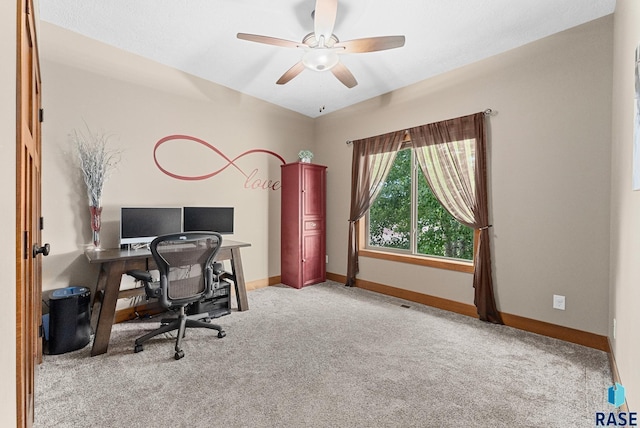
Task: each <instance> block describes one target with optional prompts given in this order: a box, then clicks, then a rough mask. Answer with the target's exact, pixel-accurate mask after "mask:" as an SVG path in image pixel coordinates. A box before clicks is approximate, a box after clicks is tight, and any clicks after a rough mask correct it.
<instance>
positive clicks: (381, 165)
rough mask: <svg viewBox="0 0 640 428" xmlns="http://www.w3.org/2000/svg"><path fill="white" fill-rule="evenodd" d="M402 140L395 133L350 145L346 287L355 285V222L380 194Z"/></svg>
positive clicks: (403, 134) (357, 141)
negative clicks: (351, 153) (350, 164)
mask: <svg viewBox="0 0 640 428" xmlns="http://www.w3.org/2000/svg"><path fill="white" fill-rule="evenodd" d="M404 137H405V132H404V131H397V132H391V133H389V134H384V135H378V136H376V137H371V138H365V139H362V140H356V141H354V142H353V160H352V168H351V210H350V214H349V248H348V250H347V282H346V285H348V286H350V287H351V286H354V285H355V281H356V274H357V273H358V271H359V268H358V248H359V247H358V233H357V230H356V221H358V220H359V219H361V218H362V217H363V216H364V215H365V214H366V213H367V211H368V210H369V207H371V204H373V201H375V199H376V196H378V193H380V190H381V184H382V183H384V181H385V179H386V178H387V175H388V174H389V170H390V169H391V166H392V165H393V162H394V160H395V159H396V154H397V153H398V150H400V146H401V145H402V140H403V139H404Z"/></svg>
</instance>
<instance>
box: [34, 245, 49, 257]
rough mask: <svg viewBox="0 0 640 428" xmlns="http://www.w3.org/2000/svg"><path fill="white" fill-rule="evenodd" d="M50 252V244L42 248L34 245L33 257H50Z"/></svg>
mask: <svg viewBox="0 0 640 428" xmlns="http://www.w3.org/2000/svg"><path fill="white" fill-rule="evenodd" d="M50 250H51V246H50V245H49V244H44V245H43V246H42V247H40V246H38V244H33V257H35V256H37V255H38V254H42V255H43V256H48V255H49V251H50Z"/></svg>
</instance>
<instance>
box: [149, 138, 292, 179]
mask: <svg viewBox="0 0 640 428" xmlns="http://www.w3.org/2000/svg"><path fill="white" fill-rule="evenodd" d="M177 140H188V141H193V142H195V143H198V144H200V145H202V146H204V147H206V148H208V149H210V150H212V151H213V152H215V153H216V154H217V155H218V156H219V157H220V158H222V159H223V160H224V161H225V162H226V163H225V164H224V165H223V166H222V167H220V168H218V169H216V170H214V171H211V172H208V173H206V174H199V175H185V174H177V173H174V172H171V171H169V169H167V168H165V167H163V166H162V165H160V161H159V160H158V155H157V154H158V149H159V148H160V146H162V145H163V144H165V143H168V142H171V141H173V142H174V143H179V141H177ZM254 153H265V154H267V155H269V156H273V157H275V158H277V159H278V160H279V161H280V162H281V163H282V164H285V163H286V162H285V160H284V159H283V158H282V156H280V155H279V154H277V153H275V152H272V151H271V150H266V149H252V150H247V151H246V152H243V153H240V154H239V155H238V156H236V157H234V158H233V159H231V158H229V157H228V156H227V155H225V154H224V153H222V152H221V151H220V150H219V149H218V148H217V147H215V146H213V145H211V144H209V143H207V142H206V141H204V140H201V139H199V138H196V137H191V136H189V135H169V136H167V137H164V138H162V139H161V140H159V141H158V142H157V143H156V145H155V147H154V148H153V161H154V162H155V164H156V166H157V167H158V169H159V170H160V171H162V172H163V173H164V174H166V175H168V176H169V177H172V178H175V179H177V180H186V181H196V180H206V179H208V178H211V177H213V176H216V175H218V174H220V173H221V172H222V171H224V170H225V169H227V168H229V167H233V168H234V169H235V170H237V171H238V172H240V174H242V175H243V176H244V188H245V189H252V190H256V189H263V190H278V189H280V181H277V180H269V179H265V178H261V177H260V170H259V169H258V168H254V169H253V170H252V171H250V172H248V173H247V172H246V171H244V170H243V169H242V168H241V167H240V166H239V165H238V164H237V163H236V161H238V160H239V159H240V158H242V157H245V156H247V155H250V154H254Z"/></svg>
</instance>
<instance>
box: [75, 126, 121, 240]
mask: <svg viewBox="0 0 640 428" xmlns="http://www.w3.org/2000/svg"><path fill="white" fill-rule="evenodd" d="M109 138H110V136H109V135H107V134H105V133H103V132H92V131H91V130H90V129H89V127H88V126H87V129H86V132H82V131H78V130H74V131H73V136H72V139H73V143H74V144H75V148H76V152H77V155H78V161H79V165H80V171H81V172H82V178H83V179H84V183H85V185H86V187H87V197H88V198H89V213H90V214H91V233H92V241H93V246H94V247H95V249H96V250H99V249H100V248H101V247H100V227H101V223H102V189H103V188H104V183H105V182H106V181H107V179H108V178H109V176H110V175H111V172H112V171H113V169H114V168H115V167H116V166H117V164H118V163H119V162H120V150H117V149H113V148H110V147H108V142H109Z"/></svg>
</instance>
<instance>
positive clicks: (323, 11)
mask: <svg viewBox="0 0 640 428" xmlns="http://www.w3.org/2000/svg"><path fill="white" fill-rule="evenodd" d="M337 12H338V0H316V9H315V12H314V15H313V32H314V33H315V35H316V40H318V41H320V36H324V40H325V41H328V40H329V38H330V37H331V35H332V34H333V26H334V25H335V23H336V13H337Z"/></svg>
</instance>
